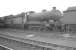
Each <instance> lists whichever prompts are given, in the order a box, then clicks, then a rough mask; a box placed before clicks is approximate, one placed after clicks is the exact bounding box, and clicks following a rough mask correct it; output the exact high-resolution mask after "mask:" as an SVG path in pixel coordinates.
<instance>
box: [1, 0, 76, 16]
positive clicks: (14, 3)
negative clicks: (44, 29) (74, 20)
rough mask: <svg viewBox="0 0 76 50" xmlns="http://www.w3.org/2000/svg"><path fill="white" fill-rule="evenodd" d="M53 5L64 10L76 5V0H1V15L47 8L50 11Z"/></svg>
mask: <svg viewBox="0 0 76 50" xmlns="http://www.w3.org/2000/svg"><path fill="white" fill-rule="evenodd" d="M53 6H56V7H57V9H59V10H60V11H64V10H66V9H67V8H68V7H70V6H76V0H0V17H2V16H6V15H10V14H14V15H15V14H18V13H21V12H26V11H30V10H32V11H36V12H40V11H41V10H42V9H46V10H49V11H50V10H51V9H52V7H53Z"/></svg>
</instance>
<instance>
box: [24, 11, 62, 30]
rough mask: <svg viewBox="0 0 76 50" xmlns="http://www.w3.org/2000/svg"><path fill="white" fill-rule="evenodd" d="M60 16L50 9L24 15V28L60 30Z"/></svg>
mask: <svg viewBox="0 0 76 50" xmlns="http://www.w3.org/2000/svg"><path fill="white" fill-rule="evenodd" d="M61 18H62V16H59V15H57V14H53V13H51V12H50V11H47V12H42V13H31V14H30V15H26V23H25V29H28V30H38V31H62V22H61V21H60V19H61Z"/></svg>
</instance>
